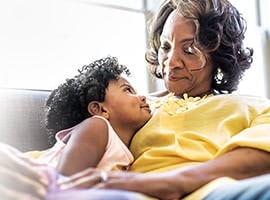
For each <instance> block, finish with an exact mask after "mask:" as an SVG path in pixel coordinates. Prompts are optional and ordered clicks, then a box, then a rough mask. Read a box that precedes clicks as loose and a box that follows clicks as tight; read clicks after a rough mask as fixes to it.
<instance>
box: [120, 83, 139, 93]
mask: <svg viewBox="0 0 270 200" xmlns="http://www.w3.org/2000/svg"><path fill="white" fill-rule="evenodd" d="M120 87H121V88H123V87H129V88H131V89H132V90H133V91H134V92H135V93H137V91H136V90H135V88H134V87H133V86H132V85H131V84H130V83H123V84H121V85H120Z"/></svg>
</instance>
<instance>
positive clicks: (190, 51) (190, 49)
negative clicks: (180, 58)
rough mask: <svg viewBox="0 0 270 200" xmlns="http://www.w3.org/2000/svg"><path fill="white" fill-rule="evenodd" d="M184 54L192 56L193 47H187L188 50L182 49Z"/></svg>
mask: <svg viewBox="0 0 270 200" xmlns="http://www.w3.org/2000/svg"><path fill="white" fill-rule="evenodd" d="M184 52H185V53H187V54H194V49H193V47H191V46H189V47H188V48H186V49H184Z"/></svg>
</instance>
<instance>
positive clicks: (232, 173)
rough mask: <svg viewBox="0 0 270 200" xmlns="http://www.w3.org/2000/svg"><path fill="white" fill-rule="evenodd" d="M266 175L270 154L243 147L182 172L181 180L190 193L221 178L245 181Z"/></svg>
mask: <svg viewBox="0 0 270 200" xmlns="http://www.w3.org/2000/svg"><path fill="white" fill-rule="evenodd" d="M265 173H270V152H266V151H262V150H258V149H253V148H246V147H245V148H244V147H243V148H237V149H235V150H232V151H230V152H227V153H226V154H224V155H223V156H221V157H219V158H217V159H214V160H211V161H208V162H205V163H202V164H200V165H197V166H193V167H189V168H186V169H184V170H183V171H182V170H181V171H179V178H181V179H182V180H185V182H186V184H185V185H186V186H185V190H186V192H187V193H190V192H192V191H194V190H196V189H198V188H200V187H201V186H203V185H205V184H207V183H208V182H210V181H212V180H214V179H216V178H219V177H225V176H226V177H231V178H234V179H244V178H248V177H253V176H257V175H261V174H265Z"/></svg>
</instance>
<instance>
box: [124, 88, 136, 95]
mask: <svg viewBox="0 0 270 200" xmlns="http://www.w3.org/2000/svg"><path fill="white" fill-rule="evenodd" d="M125 91H127V92H129V93H131V94H134V93H135V92H134V90H133V89H132V88H130V87H126V89H125Z"/></svg>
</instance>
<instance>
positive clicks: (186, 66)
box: [158, 11, 213, 96]
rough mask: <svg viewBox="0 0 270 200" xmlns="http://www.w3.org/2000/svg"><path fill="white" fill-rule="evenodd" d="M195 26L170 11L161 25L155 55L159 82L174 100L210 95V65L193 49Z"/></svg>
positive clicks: (175, 12)
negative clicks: (186, 95) (182, 97)
mask: <svg viewBox="0 0 270 200" xmlns="http://www.w3.org/2000/svg"><path fill="white" fill-rule="evenodd" d="M194 37H195V24H194V22H192V21H191V20H189V19H186V18H184V17H183V16H182V15H181V14H179V13H177V11H173V12H172V13H171V14H170V16H169V17H168V19H167V21H166V22H165V25H164V28H163V31H162V34H161V36H160V42H161V46H160V48H159V51H158V60H159V64H160V66H161V67H162V74H163V80H164V83H165V86H166V88H167V89H168V91H169V92H173V93H175V95H176V96H182V95H183V94H184V93H187V94H188V95H189V96H202V95H205V94H208V93H209V92H211V81H212V69H213V67H212V64H211V62H210V61H209V59H207V60H206V58H205V57H204V58H202V57H200V55H198V54H197V53H196V48H194V46H193V41H194Z"/></svg>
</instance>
